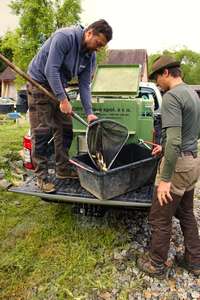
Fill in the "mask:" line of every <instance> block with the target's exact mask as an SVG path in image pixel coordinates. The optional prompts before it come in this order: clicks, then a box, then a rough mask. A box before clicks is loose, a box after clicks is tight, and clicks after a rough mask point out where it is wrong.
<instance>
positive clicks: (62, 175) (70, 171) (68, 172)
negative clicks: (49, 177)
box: [56, 165, 78, 179]
mask: <svg viewBox="0 0 200 300" xmlns="http://www.w3.org/2000/svg"><path fill="white" fill-rule="evenodd" d="M56 177H57V178H59V179H67V178H71V179H78V173H77V171H76V169H75V168H74V167H73V166H72V165H69V166H67V168H66V169H65V170H64V171H62V172H61V171H57V172H56Z"/></svg>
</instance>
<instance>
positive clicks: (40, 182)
mask: <svg viewBox="0 0 200 300" xmlns="http://www.w3.org/2000/svg"><path fill="white" fill-rule="evenodd" d="M37 186H38V187H39V189H40V190H41V191H42V192H44V193H53V192H55V191H56V188H55V185H54V184H53V183H52V182H49V181H48V180H45V179H42V178H38V179H37Z"/></svg>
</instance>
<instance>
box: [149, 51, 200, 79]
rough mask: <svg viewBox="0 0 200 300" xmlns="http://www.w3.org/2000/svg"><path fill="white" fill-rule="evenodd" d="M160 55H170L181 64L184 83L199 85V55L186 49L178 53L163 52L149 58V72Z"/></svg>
mask: <svg viewBox="0 0 200 300" xmlns="http://www.w3.org/2000/svg"><path fill="white" fill-rule="evenodd" d="M162 54H165V55H170V56H172V57H174V58H175V59H176V60H178V61H180V62H181V70H182V73H183V78H184V81H185V82H186V83H188V84H200V53H197V52H194V51H192V50H189V49H187V48H184V49H181V50H179V51H169V50H164V51H163V52H162V53H155V54H152V55H150V56H149V70H151V68H152V64H153V62H154V60H155V59H156V58H157V57H158V56H160V55H162Z"/></svg>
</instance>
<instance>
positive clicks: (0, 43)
mask: <svg viewBox="0 0 200 300" xmlns="http://www.w3.org/2000/svg"><path fill="white" fill-rule="evenodd" d="M0 53H2V54H3V55H4V56H6V57H7V58H8V59H9V60H12V57H13V50H12V48H11V47H9V46H6V44H4V40H3V39H2V38H1V37H0ZM5 68H6V65H5V63H4V62H3V61H2V60H0V73H1V72H3V71H4V70H5Z"/></svg>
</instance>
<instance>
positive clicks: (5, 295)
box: [0, 119, 141, 300]
mask: <svg viewBox="0 0 200 300" xmlns="http://www.w3.org/2000/svg"><path fill="white" fill-rule="evenodd" d="M27 128H28V124H27V123H26V122H25V123H24V124H23V125H16V124H14V123H13V121H9V122H8V121H6V122H4V120H2V119H1V124H0V153H1V156H0V169H4V170H5V171H6V177H7V178H8V179H11V174H10V170H9V165H8V160H9V161H14V160H16V159H19V154H18V152H19V150H20V149H21V148H22V136H23V135H24V133H26V131H27ZM0 241H1V243H0V257H1V260H0V299H2V300H15V299H16V300H19V299H20V300H22V299H28V300H33V299H34V300H35V299H37V300H38V299H41V300H43V299H52V300H56V299H77V300H78V299H86V300H88V299H97V296H95V295H97V292H98V293H99V292H104V291H107V290H109V289H113V288H115V287H116V280H115V279H116V277H115V276H116V265H115V263H114V262H113V251H114V250H116V249H126V245H127V243H128V237H127V233H126V231H125V230H124V229H123V227H121V226H120V224H116V225H113V226H112V225H109V224H108V223H107V224H106V223H105V224H104V223H103V220H101V222H100V221H99V222H98V221H93V222H89V221H88V220H86V219H84V218H82V217H80V216H79V217H77V216H75V215H73V214H71V206H70V205H67V204H55V203H47V202H43V201H41V200H40V199H38V198H36V197H30V196H25V195H19V194H14V193H10V192H7V191H3V190H1V191H0ZM135 284H136V286H137V280H136V281H135ZM140 284H141V279H138V287H139V286H140ZM92 297H93V298H92ZM118 299H119V300H120V299H121V300H123V299H127V298H126V288H125V287H124V289H122V290H121V293H119V297H118Z"/></svg>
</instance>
